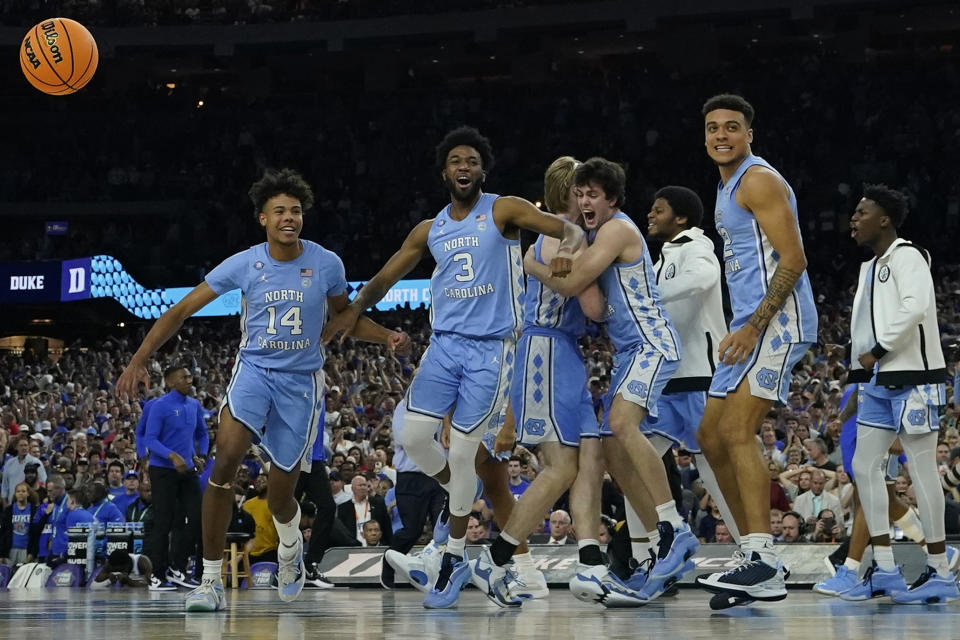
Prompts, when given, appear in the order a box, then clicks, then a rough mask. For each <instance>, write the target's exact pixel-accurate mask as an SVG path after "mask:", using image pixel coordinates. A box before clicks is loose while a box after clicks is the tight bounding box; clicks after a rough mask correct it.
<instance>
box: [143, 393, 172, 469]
mask: <svg viewBox="0 0 960 640" xmlns="http://www.w3.org/2000/svg"><path fill="white" fill-rule="evenodd" d="M162 409H163V407H158V406H154V407H153V410H152V411H151V412H150V417H149V418H147V428H146V430H145V432H144V434H143V440H144V443H143V444H144V446H145V447H146V448H147V449H149V450H150V453H155V454H157V455H158V456H160V457H162V458H168V459H169V458H170V448H169V447H167V446H165V445H164V444H163V443H162V442H160V431H161V430H162V429H163V413H164V412H163V410H162Z"/></svg>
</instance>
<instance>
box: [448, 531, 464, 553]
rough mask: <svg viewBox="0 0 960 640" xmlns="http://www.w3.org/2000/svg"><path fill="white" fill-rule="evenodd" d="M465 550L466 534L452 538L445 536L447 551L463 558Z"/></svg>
mask: <svg viewBox="0 0 960 640" xmlns="http://www.w3.org/2000/svg"><path fill="white" fill-rule="evenodd" d="M466 550H467V536H466V535H464V536H463V537H462V538H454V537H453V536H450V537H449V538H447V553H450V554H453V555H455V556H457V557H459V558H463V556H464V552H465V551H466Z"/></svg>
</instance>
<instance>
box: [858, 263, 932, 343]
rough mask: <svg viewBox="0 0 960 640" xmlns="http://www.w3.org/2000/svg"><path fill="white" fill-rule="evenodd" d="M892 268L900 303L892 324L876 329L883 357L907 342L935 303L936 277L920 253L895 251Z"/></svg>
mask: <svg viewBox="0 0 960 640" xmlns="http://www.w3.org/2000/svg"><path fill="white" fill-rule="evenodd" d="M890 269H891V270H892V271H893V277H894V278H893V279H894V284H895V285H896V288H897V295H898V296H899V298H900V304H899V306H898V307H897V309H896V310H891V311H890V312H889V321H888V322H886V323H885V324H884V325H883V326H878V327H877V344H878V345H879V346H880V348H881V349H882V350H883V352H884V355H885V354H886V352H887V351H893V350H895V349H897V348H899V347H902V346H903V344H904V343H905V342H907V340H908V339H909V337H910V334H911V333H913V332H914V331H916V330H917V327H918V326H919V325H920V323H921V322H922V321H923V317H924V316H925V315H926V313H927V310H928V309H929V308H930V306H931V304H932V303H933V300H934V292H933V276H931V275H930V267H929V265H927V261H926V260H925V259H924V257H923V254H921V253H920V252H919V251H912V250H909V249H897V250H894V254H893V256H892V257H891V259H890ZM930 339H931V340H933V339H939V336H931V337H930ZM875 349H876V347H875ZM874 355H876V351H875V352H874ZM878 357H882V356H878Z"/></svg>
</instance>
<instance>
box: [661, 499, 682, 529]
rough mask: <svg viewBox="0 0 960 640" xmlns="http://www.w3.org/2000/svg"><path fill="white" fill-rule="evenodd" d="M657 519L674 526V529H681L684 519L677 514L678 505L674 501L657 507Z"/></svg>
mask: <svg viewBox="0 0 960 640" xmlns="http://www.w3.org/2000/svg"><path fill="white" fill-rule="evenodd" d="M657 518H658V519H659V520H660V521H663V520H666V521H667V522H669V523H670V524H672V525H673V528H674V529H679V528H680V527H681V526H682V525H683V518H681V517H680V514H679V513H678V512H677V503H676V502H674V501H673V500H671V501H670V502H664V503H663V504H658V505H657Z"/></svg>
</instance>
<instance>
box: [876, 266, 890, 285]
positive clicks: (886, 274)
mask: <svg viewBox="0 0 960 640" xmlns="http://www.w3.org/2000/svg"><path fill="white" fill-rule="evenodd" d="M877 278H879V279H880V282H886V281H887V280H889V279H890V267H889V266H887V265H883V266H882V267H880V273H878V274H877Z"/></svg>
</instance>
